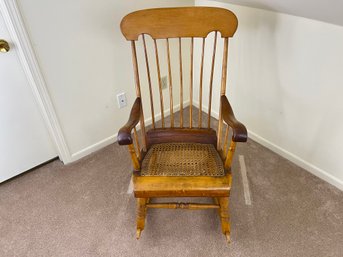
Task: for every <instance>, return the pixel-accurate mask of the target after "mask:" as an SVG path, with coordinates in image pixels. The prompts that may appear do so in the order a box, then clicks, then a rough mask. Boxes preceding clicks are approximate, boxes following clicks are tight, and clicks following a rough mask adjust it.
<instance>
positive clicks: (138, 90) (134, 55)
mask: <svg viewBox="0 0 343 257" xmlns="http://www.w3.org/2000/svg"><path fill="white" fill-rule="evenodd" d="M131 49H132V63H133V70H134V74H135V75H134V76H135V84H136V95H137V97H141V87H140V81H139V73H138V63H137V51H136V44H135V41H134V40H132V41H131ZM140 116H141V118H140V125H141V133H142V143H143V150H144V151H146V138H145V124H144V113H143V106H142V105H141V115H140Z"/></svg>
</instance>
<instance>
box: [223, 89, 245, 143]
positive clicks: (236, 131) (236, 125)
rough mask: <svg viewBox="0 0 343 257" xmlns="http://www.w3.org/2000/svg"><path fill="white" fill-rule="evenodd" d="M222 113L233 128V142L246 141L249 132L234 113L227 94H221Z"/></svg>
mask: <svg viewBox="0 0 343 257" xmlns="http://www.w3.org/2000/svg"><path fill="white" fill-rule="evenodd" d="M220 101H221V113H222V119H223V120H224V121H225V122H226V124H227V125H229V126H230V127H231V128H232V131H233V134H232V141H233V142H246V141H247V139H248V133H247V129H246V128H245V126H244V125H243V124H242V123H240V122H239V121H238V120H237V119H236V117H235V115H234V114H233V110H232V107H231V105H230V103H229V101H228V99H227V97H226V96H225V95H222V96H221V99H220Z"/></svg>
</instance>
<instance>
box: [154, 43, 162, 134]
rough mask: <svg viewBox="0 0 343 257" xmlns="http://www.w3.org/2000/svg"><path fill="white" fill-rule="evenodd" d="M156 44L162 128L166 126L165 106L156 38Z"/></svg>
mask: <svg viewBox="0 0 343 257" xmlns="http://www.w3.org/2000/svg"><path fill="white" fill-rule="evenodd" d="M154 46H155V57H156V67H157V76H158V88H159V92H160V106H161V120H162V128H164V108H163V93H162V81H161V70H160V61H159V58H158V49H157V42H156V39H154Z"/></svg>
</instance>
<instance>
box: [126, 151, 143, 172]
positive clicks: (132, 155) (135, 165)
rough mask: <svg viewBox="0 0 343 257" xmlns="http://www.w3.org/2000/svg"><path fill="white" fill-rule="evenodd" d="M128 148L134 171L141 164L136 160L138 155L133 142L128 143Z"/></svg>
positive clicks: (138, 168)
mask: <svg viewBox="0 0 343 257" xmlns="http://www.w3.org/2000/svg"><path fill="white" fill-rule="evenodd" d="M128 148H129V152H130V156H131V159H132V164H133V169H134V170H135V171H137V170H140V168H141V165H140V164H139V160H138V157H137V154H136V151H135V147H134V145H133V144H129V145H128Z"/></svg>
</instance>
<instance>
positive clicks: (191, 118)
mask: <svg viewBox="0 0 343 257" xmlns="http://www.w3.org/2000/svg"><path fill="white" fill-rule="evenodd" d="M193 53H194V38H193V37H192V39H191V76H190V77H191V78H190V89H189V94H190V97H189V98H190V99H189V127H190V128H192V123H193V121H192V120H193V115H192V109H193Z"/></svg>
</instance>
